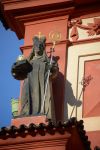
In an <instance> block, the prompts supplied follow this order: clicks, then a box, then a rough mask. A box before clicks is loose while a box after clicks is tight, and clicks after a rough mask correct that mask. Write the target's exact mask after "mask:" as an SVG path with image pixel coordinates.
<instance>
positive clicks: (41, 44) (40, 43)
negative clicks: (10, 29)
mask: <svg viewBox="0 0 100 150" xmlns="http://www.w3.org/2000/svg"><path fill="white" fill-rule="evenodd" d="M45 42H46V37H45V36H42V37H40V38H39V37H38V36H34V38H33V51H34V53H37V54H38V55H42V54H43V51H44V50H45Z"/></svg>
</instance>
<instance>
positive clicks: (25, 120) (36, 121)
mask: <svg viewBox="0 0 100 150" xmlns="http://www.w3.org/2000/svg"><path fill="white" fill-rule="evenodd" d="M31 123H34V124H36V125H39V124H40V123H44V124H47V118H46V116H31V117H30V116H29V117H22V118H16V119H12V120H11V125H14V126H16V127H19V126H20V125H22V124H24V125H26V126H29V124H31Z"/></svg>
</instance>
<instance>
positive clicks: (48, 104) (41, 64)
mask: <svg viewBox="0 0 100 150" xmlns="http://www.w3.org/2000/svg"><path fill="white" fill-rule="evenodd" d="M45 41H46V38H45V37H41V38H39V37H37V36H35V37H34V38H33V50H32V52H31V54H30V56H29V58H28V60H29V62H30V64H31V65H32V71H31V72H29V73H28V75H27V78H26V79H25V80H24V83H23V87H22V96H21V112H20V114H21V116H29V115H34V116H35V115H43V114H44V115H46V116H47V118H49V119H52V120H55V107H54V101H53V94H52V81H51V80H52V78H50V77H49V78H48V80H49V81H48V82H47V76H48V70H50V76H53V75H54V76H55V74H56V73H57V71H58V66H57V63H56V62H55V61H54V60H52V63H51V64H50V58H48V56H47V55H46V52H45ZM46 84H48V85H47V90H46V96H45V100H44V94H45V88H46ZM43 101H44V102H43ZM42 106H43V110H42V112H41V109H42Z"/></svg>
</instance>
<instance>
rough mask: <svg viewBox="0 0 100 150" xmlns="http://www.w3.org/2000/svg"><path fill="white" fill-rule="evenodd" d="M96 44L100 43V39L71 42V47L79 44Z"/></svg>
mask: <svg viewBox="0 0 100 150" xmlns="http://www.w3.org/2000/svg"><path fill="white" fill-rule="evenodd" d="M95 42H100V37H97V38H91V39H83V40H77V41H69V46H72V45H78V44H87V43H95Z"/></svg>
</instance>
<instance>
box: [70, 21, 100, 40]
mask: <svg viewBox="0 0 100 150" xmlns="http://www.w3.org/2000/svg"><path fill="white" fill-rule="evenodd" d="M68 27H69V28H72V30H71V33H70V37H71V38H72V41H77V40H78V38H79V33H78V29H77V28H80V29H83V30H87V33H88V36H93V35H99V34H100V18H94V22H93V23H88V24H87V25H83V24H82V19H81V18H78V19H75V20H70V21H69V22H68Z"/></svg>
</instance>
